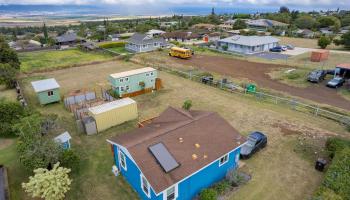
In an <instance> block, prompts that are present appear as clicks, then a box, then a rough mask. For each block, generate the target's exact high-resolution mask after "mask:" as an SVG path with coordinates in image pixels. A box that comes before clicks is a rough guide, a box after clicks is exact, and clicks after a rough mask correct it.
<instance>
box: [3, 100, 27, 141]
mask: <svg viewBox="0 0 350 200" xmlns="http://www.w3.org/2000/svg"><path fill="white" fill-rule="evenodd" d="M28 114H29V112H27V110H26V109H25V108H23V107H22V106H21V105H20V104H19V103H17V102H11V101H6V100H1V99H0V122H1V123H0V137H1V136H6V137H8V136H15V130H14V129H13V125H14V124H15V123H17V122H18V120H20V119H21V118H22V117H25V116H27V115H28Z"/></svg>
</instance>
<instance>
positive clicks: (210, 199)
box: [199, 188, 218, 200]
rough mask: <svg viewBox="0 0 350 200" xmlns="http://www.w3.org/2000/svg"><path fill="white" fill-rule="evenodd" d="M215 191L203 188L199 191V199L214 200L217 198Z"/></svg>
mask: <svg viewBox="0 0 350 200" xmlns="http://www.w3.org/2000/svg"><path fill="white" fill-rule="evenodd" d="M217 196H218V194H217V192H216V191H215V190H214V189H212V188H209V189H204V190H202V191H201V193H200V194H199V199H200V200H216V199H217Z"/></svg>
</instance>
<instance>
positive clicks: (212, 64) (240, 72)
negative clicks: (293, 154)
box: [171, 55, 350, 110]
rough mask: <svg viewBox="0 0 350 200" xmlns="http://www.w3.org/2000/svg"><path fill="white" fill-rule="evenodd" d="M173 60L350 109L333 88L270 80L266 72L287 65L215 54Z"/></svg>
mask: <svg viewBox="0 0 350 200" xmlns="http://www.w3.org/2000/svg"><path fill="white" fill-rule="evenodd" d="M171 59H173V61H174V62H177V63H180V64H183V65H188V66H193V67H198V68H199V69H202V70H206V71H212V72H216V73H219V74H222V75H227V76H231V77H234V78H248V79H249V80H252V81H254V82H256V83H257V84H258V85H259V86H260V87H264V88H270V89H273V90H276V91H281V92H286V93H288V94H290V95H292V96H297V97H301V98H304V99H309V100H312V101H314V102H317V103H321V104H328V105H331V106H335V107H338V108H342V109H345V110H350V101H348V100H346V99H344V98H343V97H342V96H340V95H338V94H337V92H336V90H335V89H331V88H327V87H324V86H321V85H320V86H319V87H317V86H312V87H307V88H298V87H293V86H289V85H286V84H283V83H280V82H278V81H275V80H272V79H271V78H270V77H269V75H268V74H267V73H269V72H271V71H272V70H274V69H277V68H282V67H286V68H287V66H283V65H272V64H264V63H253V62H248V61H245V60H236V59H231V58H225V57H217V56H201V55H196V56H194V57H193V58H192V59H190V60H181V59H176V58H171Z"/></svg>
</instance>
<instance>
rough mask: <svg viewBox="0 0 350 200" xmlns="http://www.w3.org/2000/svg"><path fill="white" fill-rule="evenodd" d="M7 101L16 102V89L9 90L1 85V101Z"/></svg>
mask: <svg viewBox="0 0 350 200" xmlns="http://www.w3.org/2000/svg"><path fill="white" fill-rule="evenodd" d="M2 98H4V99H6V100H8V101H16V99H17V93H16V90H15V89H7V88H6V87H5V86H4V85H0V99H2Z"/></svg>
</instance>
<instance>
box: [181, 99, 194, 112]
mask: <svg viewBox="0 0 350 200" xmlns="http://www.w3.org/2000/svg"><path fill="white" fill-rule="evenodd" d="M191 107H192V101H191V100H189V99H188V100H186V101H185V102H184V104H183V105H182V108H183V109H185V110H190V109H191Z"/></svg>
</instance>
